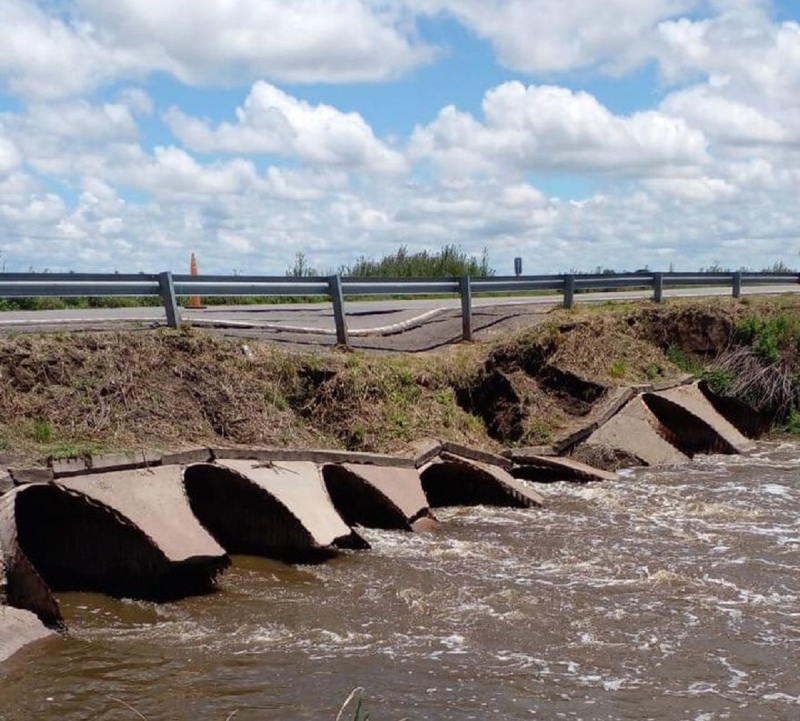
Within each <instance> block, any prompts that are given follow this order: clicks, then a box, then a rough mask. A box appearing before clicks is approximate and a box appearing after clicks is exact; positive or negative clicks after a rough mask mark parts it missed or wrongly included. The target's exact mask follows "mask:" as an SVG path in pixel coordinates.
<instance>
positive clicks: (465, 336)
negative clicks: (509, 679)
mask: <svg viewBox="0 0 800 721" xmlns="http://www.w3.org/2000/svg"><path fill="white" fill-rule="evenodd" d="M459 293H460V294H461V339H462V340H464V341H467V342H469V341H471V340H472V286H471V285H470V282H469V276H468V275H462V276H461V279H460V281H459Z"/></svg>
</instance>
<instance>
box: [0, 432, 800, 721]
mask: <svg viewBox="0 0 800 721" xmlns="http://www.w3.org/2000/svg"><path fill="white" fill-rule="evenodd" d="M538 488H539V490H540V491H541V492H542V493H544V494H545V495H546V497H547V499H548V508H547V510H544V511H540V510H525V511H523V510H509V509H495V508H485V507H478V508H456V509H447V510H446V511H443V512H441V513H440V514H439V515H440V517H441V519H442V520H443V521H444V523H443V524H442V526H441V529H440V530H438V531H437V532H436V533H434V534H420V535H410V534H403V533H394V532H384V531H367V532H366V535H367V536H368V537H369V540H370V541H371V542H372V544H373V550H372V551H369V552H365V553H353V554H348V555H346V556H343V557H341V558H338V559H336V560H334V561H332V562H328V563H325V564H321V565H316V566H302V567H288V566H283V565H281V564H278V563H273V562H270V561H264V560H260V559H253V558H237V559H235V563H234V567H233V569H232V570H231V571H229V572H228V573H227V574H226V575H225V576H224V577H223V578H222V581H221V591H220V592H219V593H217V594H214V595H211V596H206V597H202V598H193V599H188V600H185V601H182V602H179V603H171V604H165V605H155V604H150V603H139V602H131V601H113V600H109V599H106V598H103V597H101V596H96V595H86V594H64V595H62V596H61V601H62V604H63V607H64V610H65V613H66V616H67V618H68V621H69V623H70V626H71V629H72V630H71V633H70V634H69V635H68V636H66V637H64V638H55V639H53V640H49V641H46V642H43V643H40V644H37V645H34V646H33V647H29V648H27V649H26V650H24V651H23V652H21V653H20V654H18V655H16V656H15V657H13V658H12V659H11V660H10V661H9V662H7V663H5V664H2V665H0V719H3V720H4V721H5V720H7V721H11V720H12V719H14V720H16V719H26V720H30V719H37V720H38V719H45V720H47V719H136V718H139V716H137V714H136V713H135V712H134V711H133V710H132V709H130V708H127V707H126V706H124V705H123V703H124V704H129V705H130V706H132V707H134V708H135V709H136V710H137V711H138V712H139V713H140V714H143V715H144V716H146V717H147V718H148V719H149V720H150V721H156V720H160V719H218V720H219V721H225V719H226V718H227V717H228V716H229V715H230V714H231V712H233V711H234V710H236V709H239V711H238V714H237V715H236V716H235V719H236V721H249V720H250V719H330V720H331V721H332V720H333V719H334V718H335V717H336V713H337V710H338V708H339V706H340V705H341V703H342V702H343V700H344V699H345V698H346V697H347V695H348V693H349V692H350V690H351V689H352V688H353V687H355V686H363V687H364V688H365V696H364V700H365V706H366V708H368V709H369V710H370V712H371V718H372V719H373V720H374V721H384V720H389V721H399V719H401V718H407V719H409V720H410V721H416V720H417V719H442V720H446V719H459V720H461V719H493V718H494V719H528V718H539V719H608V720H611V719H620V720H621V719H625V720H631V721H634V720H635V721H644V720H645V719H669V720H673V719H691V720H692V721H716V720H720V719H748V720H754V719H769V720H770V721H774V720H775V719H779V720H780V719H786V720H787V721H788V720H789V719H792V720H793V719H798V718H800V573H799V571H800V520H798V519H800V445H798V444H788V443H787V444H778V443H773V444H764V445H762V446H761V447H760V450H759V452H758V453H756V454H755V455H754V456H751V457H749V458H730V457H724V458H723V457H719V456H718V457H707V458H700V459H697V460H696V461H695V462H694V463H692V464H691V465H689V466H686V467H682V468H676V469H669V470H641V469H640V470H636V471H626V472H623V477H622V479H621V480H620V481H619V482H615V483H603V484H597V485H585V486H580V485H568V484H555V485H549V486H540V487H538Z"/></svg>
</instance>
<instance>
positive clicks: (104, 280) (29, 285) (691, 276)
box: [0, 271, 800, 346]
mask: <svg viewBox="0 0 800 721" xmlns="http://www.w3.org/2000/svg"><path fill="white" fill-rule="evenodd" d="M794 284H800V274H798V273H750V272H734V273H660V272H646V273H644V272H642V273H618V274H614V275H610V274H608V275H606V274H604V275H582V274H566V275H528V276H519V277H518V276H491V277H484V278H470V277H469V276H463V277H452V278H350V277H340V276H338V275H332V276H328V277H312V278H293V277H286V276H258V275H252V276H251V275H235V276H228V275H196V276H194V275H173V274H172V273H171V272H170V271H165V272H162V273H157V274H146V273H139V274H121V273H113V274H106V273H1V274H0V298H32V297H65V298H66V297H124V296H158V297H160V298H161V299H162V302H163V304H164V309H165V311H166V317H167V323H168V324H169V326H171V327H172V328H178V327H180V324H181V317H180V310H179V306H178V300H177V299H178V298H179V297H186V296H206V297H210V296H253V297H265V298H274V297H291V296H295V297H297V296H315V295H316V296H323V297H326V298H328V299H329V300H330V301H331V303H332V304H333V310H334V319H335V323H336V338H337V341H338V343H339V344H340V345H344V346H347V345H349V342H348V334H347V322H346V319H345V308H344V298H345V296H397V295H459V296H460V297H461V310H462V320H463V338H464V340H472V295H473V294H475V293H500V294H510V293H535V292H541V291H548V292H555V293H561V294H562V295H563V304H564V307H566V308H571V307H572V306H573V305H574V303H575V296H576V295H577V294H580V293H582V292H587V291H615V290H617V291H618V290H630V289H634V288H640V289H645V290H652V291H653V300H654V301H656V302H659V303H660V302H662V301H663V299H664V291H665V290H666V289H669V288H691V287H720V286H723V287H724V286H730V287H731V294H732V296H733V297H734V298H739V297H740V296H741V295H742V289H743V288H745V287H753V286H770V285H772V286H775V285H794Z"/></svg>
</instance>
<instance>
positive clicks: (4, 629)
mask: <svg viewBox="0 0 800 721" xmlns="http://www.w3.org/2000/svg"><path fill="white" fill-rule="evenodd" d="M53 633H54V632H53V631H52V630H51V629H49V628H47V627H46V626H45V625H44V624H43V623H42V622H41V621H40V620H39V619H38V618H37V617H36V615H35V614H33V613H31V612H30V611H24V610H22V609H20V608H12V607H11V606H3V605H2V604H0V663H2V662H3V661H5V660H7V659H9V658H11V656H13V655H14V654H15V653H16V652H17V651H19V650H20V649H22V648H23V647H24V646H27V645H28V644H31V643H33V642H34V641H39V640H41V639H43V638H47V637H48V636H52V635H53Z"/></svg>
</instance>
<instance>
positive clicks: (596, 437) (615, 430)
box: [586, 397, 689, 466]
mask: <svg viewBox="0 0 800 721" xmlns="http://www.w3.org/2000/svg"><path fill="white" fill-rule="evenodd" d="M665 433H666V431H665V430H662V429H661V424H660V422H659V420H658V419H657V418H656V417H655V415H653V413H652V412H651V411H650V409H649V408H648V407H647V405H646V404H645V402H644V401H643V400H642V399H641V397H636V398H634V399H633V400H632V401H631V402H630V403H628V404H627V405H626V406H625V407H624V408H623V409H622V410H621V411H620V412H619V413H618V414H617V415H615V416H614V417H613V418H611V420H609V421H608V422H607V423H606V424H605V425H603V426H601V427H600V428H599V429H597V430H596V431H595V432H594V433H592V435H591V436H589V438H588V439H587V440H586V443H587V445H589V446H594V447H601V448H611V449H613V450H615V451H619V452H622V453H625V454H628V455H629V456H633V457H634V458H636V459H637V460H638V461H639V462H641V463H642V464H644V465H646V466H671V465H676V464H678V463H685V462H687V461H688V460H689V457H688V456H687V455H686V454H684V453H681V451H679V450H678V449H677V448H676V447H675V446H673V445H672V444H670V443H669V442H667V441H666V440H665V439H664V438H663V437H662V434H665Z"/></svg>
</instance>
